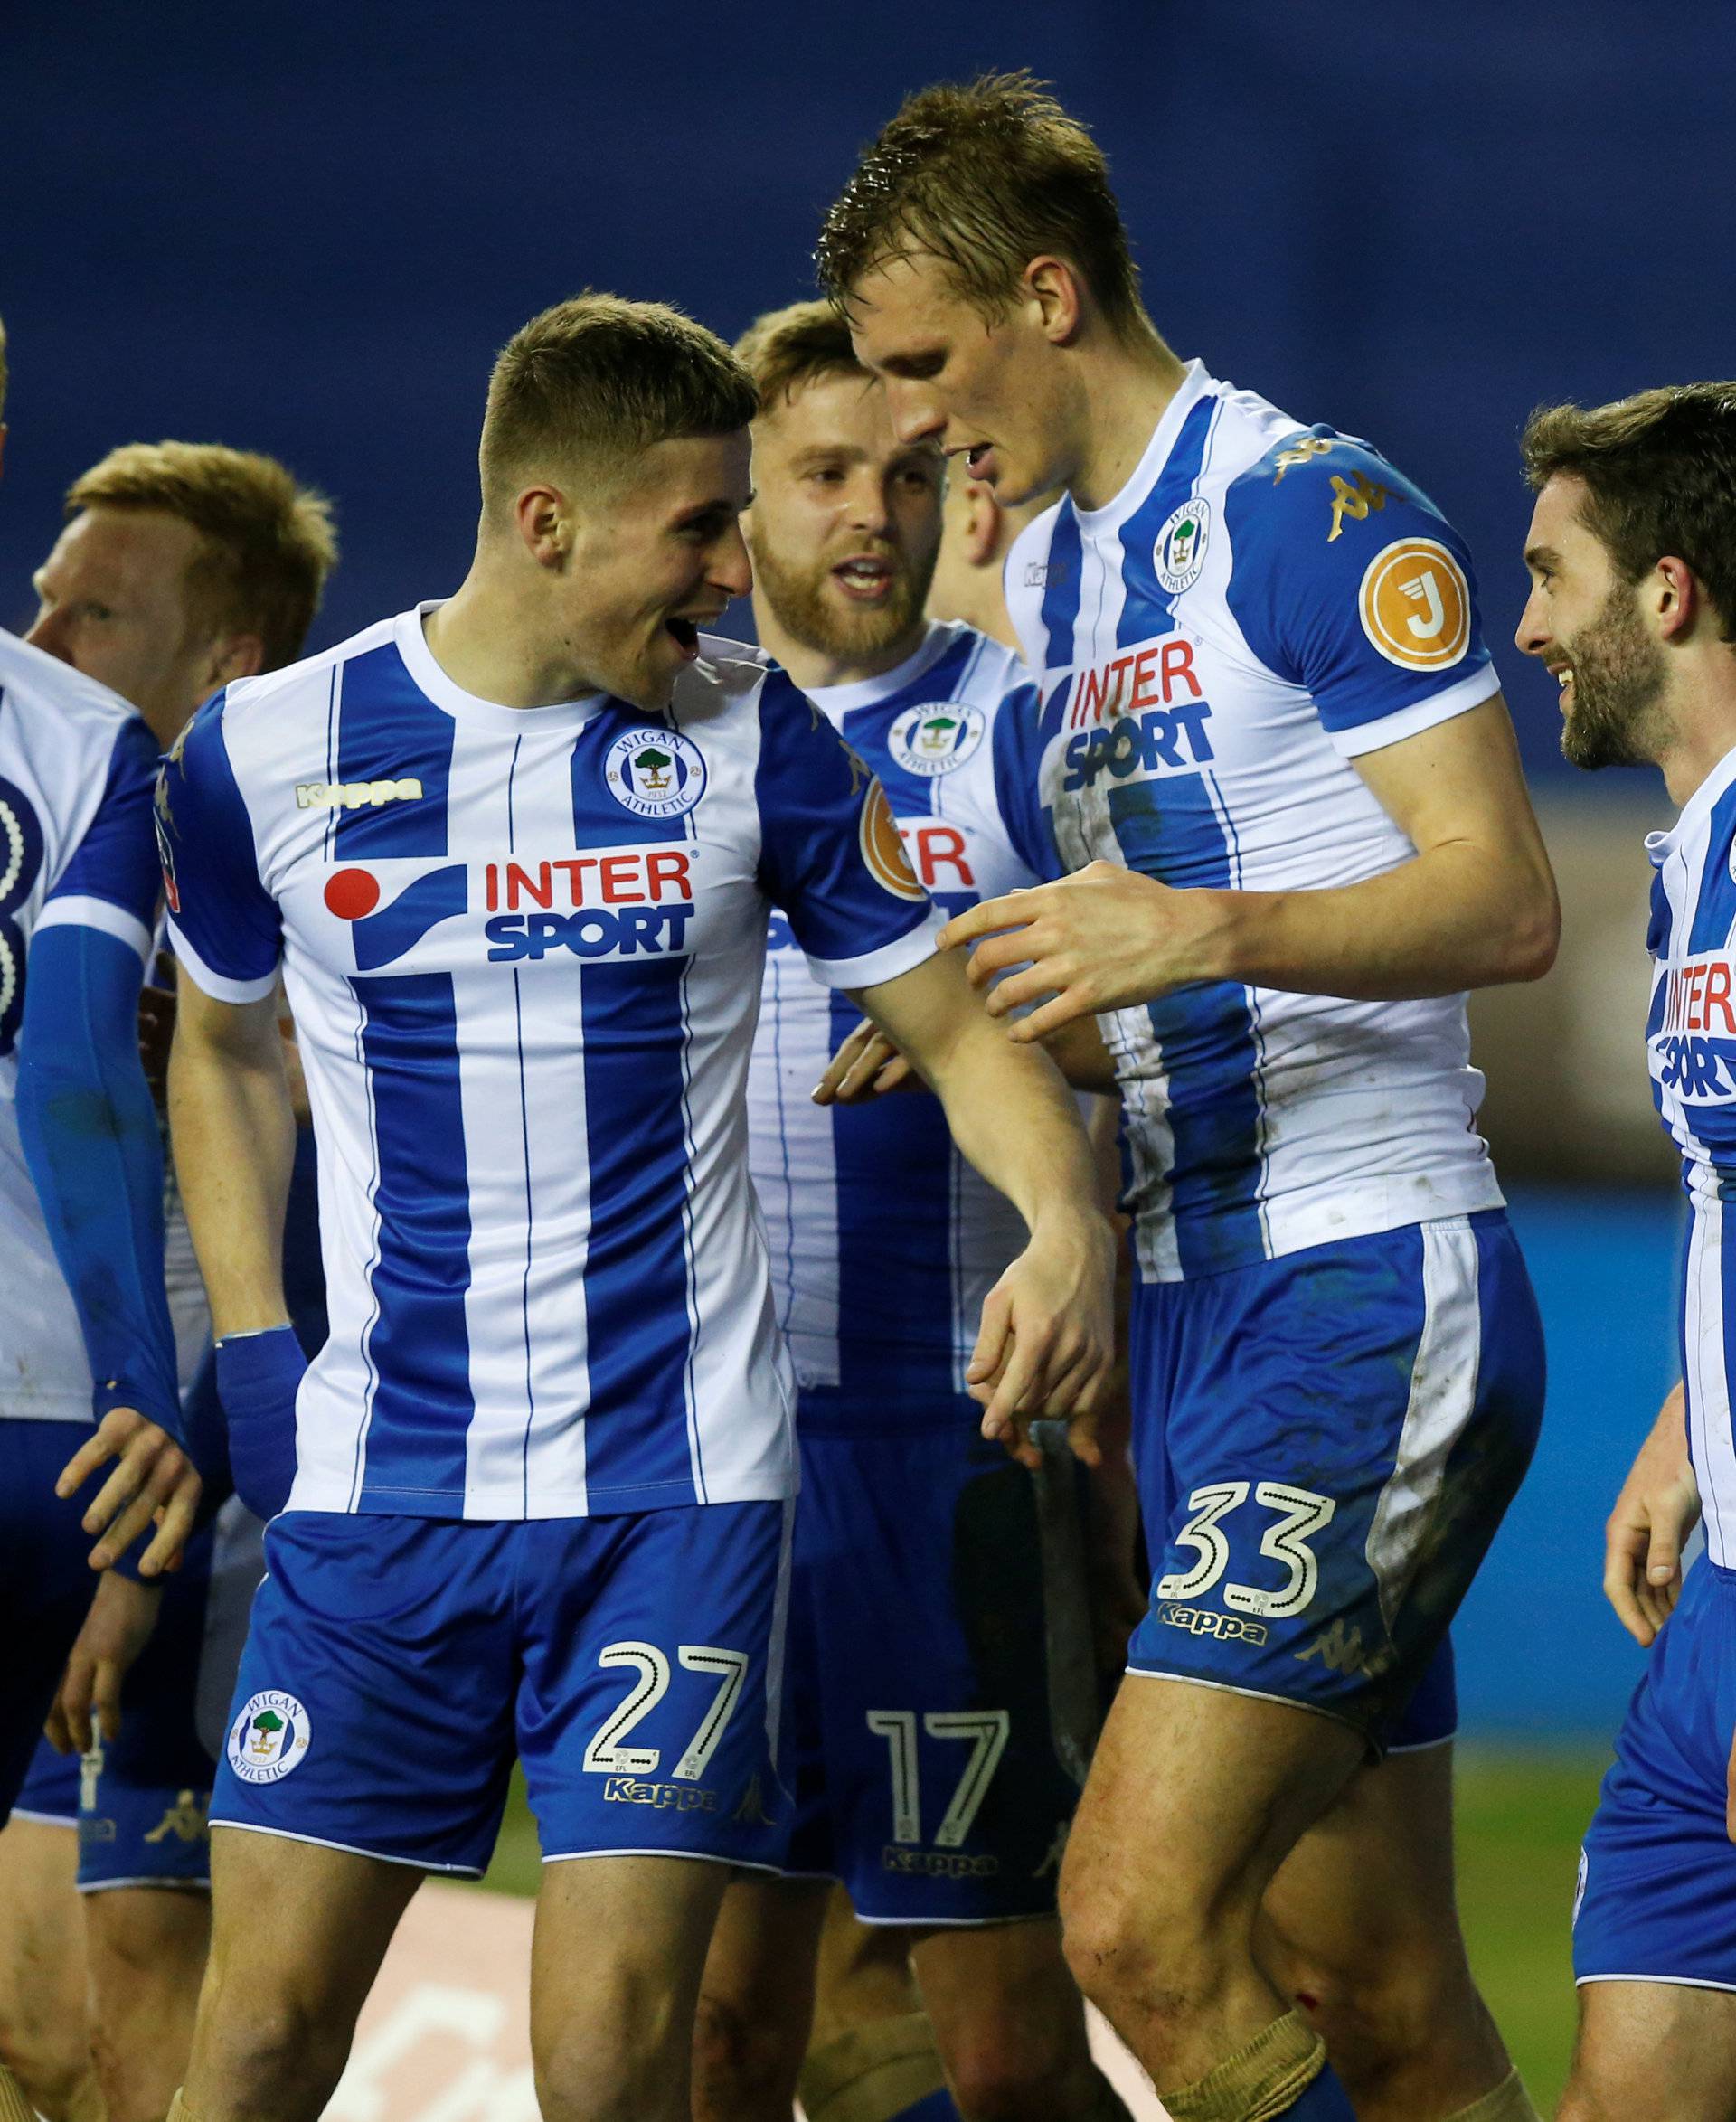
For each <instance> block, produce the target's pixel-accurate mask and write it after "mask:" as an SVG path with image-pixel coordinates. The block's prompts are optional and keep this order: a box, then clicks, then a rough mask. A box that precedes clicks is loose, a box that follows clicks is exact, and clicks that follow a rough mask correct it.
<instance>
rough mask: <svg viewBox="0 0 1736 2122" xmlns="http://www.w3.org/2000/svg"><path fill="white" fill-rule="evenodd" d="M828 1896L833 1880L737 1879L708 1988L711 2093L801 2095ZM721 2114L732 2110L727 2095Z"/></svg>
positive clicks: (711, 1959)
mask: <svg viewBox="0 0 1736 2122" xmlns="http://www.w3.org/2000/svg"><path fill="white" fill-rule="evenodd" d="M828 1899H829V1890H828V1888H827V1886H826V1882H825V1881H824V1880H783V1879H776V1878H772V1877H769V1876H768V1875H765V1874H762V1873H755V1872H738V1873H737V1874H736V1875H735V1876H734V1877H733V1878H732V1879H731V1882H730V1884H729V1887H728V1890H727V1891H726V1892H725V1893H724V1896H723V1901H722V1908H721V1909H720V1910H719V1912H718V1918H717V1923H716V1927H715V1928H714V1929H713V1930H712V1940H711V1946H710V1948H709V1949H708V1951H707V1953H706V1956H705V1972H704V1977H703V1982H702V1984H701V1986H700V1998H699V2011H698V2025H697V2029H696V2033H695V2039H694V2044H693V2057H694V2068H695V2071H696V2074H697V2076H698V2079H699V2080H700V2083H701V2085H702V2087H704V2086H707V2085H715V2086H717V2087H718V2088H719V2089H720V2090H721V2089H722V2088H724V2087H727V2086H730V2085H733V2084H744V2085H748V2086H750V2087H752V2088H754V2089H763V2088H766V2087H768V2086H774V2085H775V2086H777V2087H778V2088H781V2089H782V2090H783V2091H784V2093H785V2094H786V2096H787V2097H788V2098H794V2097H795V2091H796V2080H797V2076H798V2075H799V2073H800V2070H801V2067H802V2058H803V2056H804V2055H805V2054H806V2053H807V2042H808V2032H809V2029H810V2027H811V2026H812V2024H813V2020H814V2004H815V1992H816V1964H817V1961H818V1957H819V1941H820V1932H821V1929H822V1928H823V1927H824V1925H825V1923H826V1903H827V1900H828ZM905 2008H907V2009H908V2006H907V2007H905ZM717 2108H718V2111H719V2112H720V2113H722V2112H727V2111H728V2110H727V2104H726V2102H724V2101H723V2100H722V2099H720V2100H719V2101H718V2103H717ZM702 2111H703V2103H702Z"/></svg>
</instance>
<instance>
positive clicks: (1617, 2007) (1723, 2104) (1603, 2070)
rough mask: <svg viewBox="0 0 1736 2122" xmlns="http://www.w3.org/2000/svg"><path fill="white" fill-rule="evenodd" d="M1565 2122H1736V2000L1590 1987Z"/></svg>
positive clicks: (1630, 1985)
mask: <svg viewBox="0 0 1736 2122" xmlns="http://www.w3.org/2000/svg"><path fill="white" fill-rule="evenodd" d="M1559 2116H1560V2122H1736V1993H1732V1992H1729V1991H1722V1990H1714V1989H1689V1988H1685V1987H1683V1986H1680V1985H1675V1984H1671V1983H1660V1982H1588V1983H1585V1984H1583V1985H1581V1987H1580V2031H1579V2039H1578V2041H1577V2042H1576V2043H1575V2046H1574V2051H1573V2068H1572V2071H1571V2075H1570V2077H1569V2080H1568V2086H1567V2091H1566V2093H1565V2095H1564V2096H1563V2098H1562V2101H1561V2108H1560V2109H1559Z"/></svg>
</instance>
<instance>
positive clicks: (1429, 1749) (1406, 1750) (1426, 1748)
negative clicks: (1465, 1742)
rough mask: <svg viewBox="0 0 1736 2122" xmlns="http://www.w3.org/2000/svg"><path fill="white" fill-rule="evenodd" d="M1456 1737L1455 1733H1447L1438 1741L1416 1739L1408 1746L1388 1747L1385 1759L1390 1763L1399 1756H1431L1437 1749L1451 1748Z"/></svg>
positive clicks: (1456, 1733)
mask: <svg viewBox="0 0 1736 2122" xmlns="http://www.w3.org/2000/svg"><path fill="white" fill-rule="evenodd" d="M1457 1738H1458V1732H1457V1731H1448V1732H1447V1733H1446V1734H1445V1735H1444V1736H1443V1737H1441V1738H1439V1739H1417V1740H1412V1741H1411V1744H1410V1745H1409V1746H1389V1747H1388V1748H1387V1749H1386V1758H1387V1759H1388V1760H1389V1761H1390V1760H1392V1759H1395V1758H1396V1757H1397V1756H1398V1755H1400V1754H1431V1753H1433V1752H1435V1751H1436V1749H1438V1748H1440V1747H1443V1746H1451V1744H1452V1743H1453V1741H1454V1740H1456V1739H1457Z"/></svg>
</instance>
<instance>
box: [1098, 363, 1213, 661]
mask: <svg viewBox="0 0 1736 2122" xmlns="http://www.w3.org/2000/svg"><path fill="white" fill-rule="evenodd" d="M1219 402H1220V401H1219V400H1217V399H1216V398H1202V399H1201V400H1200V401H1199V403H1198V404H1197V405H1196V406H1194V410H1193V411H1192V412H1190V413H1189V414H1188V416H1187V418H1186V419H1185V420H1184V421H1183V422H1182V431H1181V433H1180V434H1179V435H1177V436H1176V438H1175V448H1173V449H1172V450H1171V451H1170V453H1169V455H1168V456H1167V457H1165V459H1164V468H1163V470H1162V471H1160V472H1159V473H1158V475H1157V476H1156V480H1155V481H1154V482H1153V485H1152V489H1151V492H1150V493H1149V494H1147V495H1146V497H1145V499H1144V500H1143V501H1142V502H1141V503H1140V504H1139V505H1138V507H1137V508H1136V509H1135V510H1134V512H1133V514H1131V515H1130V516H1129V517H1128V518H1127V522H1126V523H1123V524H1122V526H1121V581H1122V586H1123V589H1124V590H1125V601H1124V603H1123V605H1122V608H1121V620H1120V624H1119V625H1118V627H1116V630H1115V644H1116V646H1117V647H1118V648H1131V647H1132V646H1134V644H1135V643H1136V642H1138V641H1149V640H1150V639H1151V638H1152V637H1153V636H1154V635H1157V634H1170V633H1174V632H1175V599H1174V598H1173V597H1171V596H1170V595H1168V593H1167V592H1166V591H1165V589H1164V588H1163V586H1162V584H1161V583H1160V582H1159V581H1158V580H1157V576H1156V558H1155V551H1156V543H1157V533H1158V532H1159V531H1161V530H1162V529H1163V527H1164V524H1165V523H1166V522H1167V520H1168V519H1169V517H1170V516H1171V515H1173V514H1175V511H1176V510H1177V509H1178V508H1179V507H1180V506H1181V505H1182V504H1183V502H1184V501H1186V500H1187V499H1188V498H1189V496H1190V495H1192V494H1193V492H1194V482H1195V481H1196V480H1197V479H1198V477H1199V476H1200V472H1201V469H1202V467H1203V465H1204V463H1205V443H1206V438H1207V436H1208V435H1209V434H1210V433H1211V431H1212V420H1214V419H1215V418H1216V416H1217V411H1218V406H1219Z"/></svg>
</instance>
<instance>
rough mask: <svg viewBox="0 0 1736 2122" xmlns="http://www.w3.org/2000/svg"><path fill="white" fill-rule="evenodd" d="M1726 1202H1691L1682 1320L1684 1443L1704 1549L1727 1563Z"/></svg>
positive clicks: (1731, 1474) (1730, 1507)
mask: <svg viewBox="0 0 1736 2122" xmlns="http://www.w3.org/2000/svg"><path fill="white" fill-rule="evenodd" d="M1723 1258H1724V1204H1723V1202H1722V1201H1721V1200H1720V1199H1719V1198H1718V1197H1717V1196H1716V1195H1715V1194H1709V1195H1707V1196H1706V1197H1705V1198H1704V1199H1703V1200H1699V1201H1696V1202H1694V1223H1693V1228H1692V1231H1691V1232H1690V1235H1689V1239H1688V1269H1687V1275H1686V1277H1685V1282H1686V1290H1685V1297H1686V1304H1687V1314H1686V1317H1685V1319H1684V1329H1685V1333H1684V1338H1685V1340H1686V1343H1687V1361H1688V1370H1689V1377H1688V1382H1687V1384H1688V1448H1689V1450H1690V1451H1691V1452H1692V1454H1693V1457H1694V1471H1695V1472H1696V1474H1697V1475H1698V1476H1699V1479H1700V1488H1701V1495H1702V1500H1703V1504H1704V1516H1705V1526H1706V1551H1707V1553H1708V1554H1710V1555H1711V1557H1712V1561H1714V1562H1716V1563H1717V1564H1718V1566H1719V1568H1720V1569H1725V1570H1727V1569H1729V1568H1730V1567H1731V1539H1730V1533H1731V1525H1732V1523H1736V1520H1732V1518H1731V1515H1730V1514H1731V1512H1732V1511H1736V1438H1732V1436H1731V1402H1730V1363H1729V1355H1728V1335H1729V1330H1730V1322H1729V1321H1728V1320H1727V1319H1726V1318H1725V1316H1724V1277H1723Z"/></svg>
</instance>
